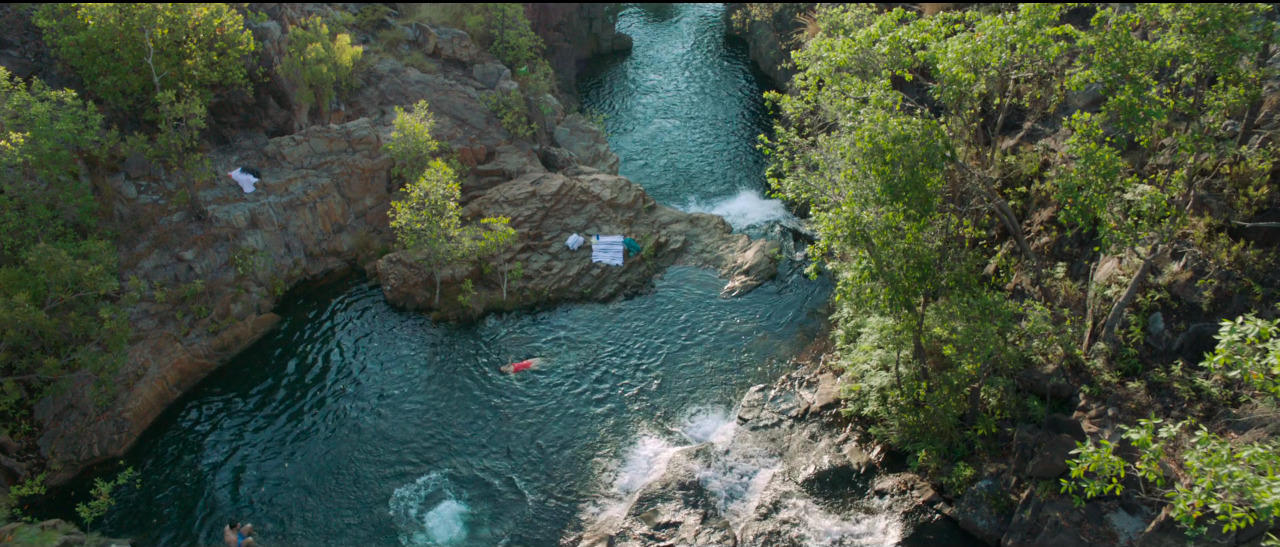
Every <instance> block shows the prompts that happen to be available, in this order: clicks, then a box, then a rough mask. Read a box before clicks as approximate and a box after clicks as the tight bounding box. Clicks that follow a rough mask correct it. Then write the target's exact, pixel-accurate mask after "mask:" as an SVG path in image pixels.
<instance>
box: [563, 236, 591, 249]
mask: <svg viewBox="0 0 1280 547" xmlns="http://www.w3.org/2000/svg"><path fill="white" fill-rule="evenodd" d="M584 241H586V240H585V239H582V236H580V235H578V234H573V235H571V236H569V240H568V241H565V242H564V245H565V246H566V247H568V248H569V250H570V251H576V250H578V247H581V246H582V243H583V242H584Z"/></svg>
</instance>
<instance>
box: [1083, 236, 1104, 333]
mask: <svg viewBox="0 0 1280 547" xmlns="http://www.w3.org/2000/svg"><path fill="white" fill-rule="evenodd" d="M1101 263H1102V255H1098V259H1097V260H1094V261H1093V267H1092V268H1089V281H1088V283H1089V284H1088V285H1086V286H1085V288H1086V290H1085V293H1084V342H1083V343H1082V344H1081V345H1080V351H1081V352H1082V353H1089V346H1090V345H1092V343H1093V275H1094V274H1096V273H1098V265H1099V264H1101Z"/></svg>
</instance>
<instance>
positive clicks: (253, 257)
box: [231, 247, 269, 275]
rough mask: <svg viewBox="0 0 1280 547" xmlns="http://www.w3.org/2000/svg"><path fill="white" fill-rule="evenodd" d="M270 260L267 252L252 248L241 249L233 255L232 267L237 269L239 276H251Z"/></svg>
mask: <svg viewBox="0 0 1280 547" xmlns="http://www.w3.org/2000/svg"><path fill="white" fill-rule="evenodd" d="M268 258H269V255H267V252H266V251H263V250H261V249H254V248H251V247H241V248H239V249H236V250H235V252H233V253H231V266H232V267H234V268H235V269H236V274H237V275H249V274H251V273H253V272H256V271H258V269H259V268H261V267H263V265H264V262H265V261H266V260H267V259H268Z"/></svg>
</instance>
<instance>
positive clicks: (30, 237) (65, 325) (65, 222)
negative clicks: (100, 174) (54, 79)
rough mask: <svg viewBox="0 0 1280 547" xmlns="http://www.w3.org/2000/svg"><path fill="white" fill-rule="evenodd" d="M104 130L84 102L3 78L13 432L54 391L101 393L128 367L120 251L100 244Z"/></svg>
mask: <svg viewBox="0 0 1280 547" xmlns="http://www.w3.org/2000/svg"><path fill="white" fill-rule="evenodd" d="M101 124H102V117H101V116H100V115H98V114H97V112H96V111H95V110H94V109H93V108H92V107H91V105H88V104H86V103H84V102H83V101H81V100H79V99H78V98H77V97H76V95H75V93H73V92H70V91H62V90H52V89H49V88H48V87H47V86H45V85H44V84H43V83H41V82H40V81H39V80H35V81H33V82H32V83H31V85H30V86H29V87H28V86H25V85H23V84H21V83H20V82H17V81H16V80H13V79H12V78H11V77H10V76H9V74H8V72H7V71H5V70H4V69H3V68H0V428H3V429H5V430H8V431H11V432H16V431H20V430H23V429H25V428H26V427H27V426H28V425H29V424H26V423H25V421H26V418H27V413H28V412H29V407H30V405H31V404H34V403H35V402H36V401H38V400H40V399H41V398H43V397H44V396H45V395H47V394H48V393H49V392H50V390H51V389H54V388H56V387H60V386H66V385H67V384H69V383H74V382H81V381H88V382H89V383H90V384H91V385H93V386H96V387H97V388H100V389H99V391H101V389H103V388H105V387H106V386H108V385H109V382H106V381H105V380H109V379H110V377H111V372H112V371H114V370H115V369H116V368H117V367H118V366H119V364H120V363H121V361H122V358H123V349H124V345H125V343H126V341H127V339H128V336H129V329H128V325H127V323H126V321H125V318H124V316H123V314H122V313H121V311H120V309H119V308H118V307H117V306H116V305H115V304H114V302H113V301H114V294H115V292H116V291H117V290H118V287H119V282H118V280H117V278H116V251H115V248H114V246H113V245H111V244H110V243H109V242H106V241H103V240H100V239H97V238H96V237H95V236H94V234H96V233H97V231H96V228H97V222H96V215H97V207H96V203H95V202H94V200H93V196H92V189H91V188H90V186H89V184H88V183H87V182H86V179H87V173H86V167H85V160H86V158H88V159H92V158H93V157H94V156H96V155H97V154H98V153H100V150H101V149H102V148H103V145H104V142H105V140H106V139H105V137H104V134H103V131H102V129H101Z"/></svg>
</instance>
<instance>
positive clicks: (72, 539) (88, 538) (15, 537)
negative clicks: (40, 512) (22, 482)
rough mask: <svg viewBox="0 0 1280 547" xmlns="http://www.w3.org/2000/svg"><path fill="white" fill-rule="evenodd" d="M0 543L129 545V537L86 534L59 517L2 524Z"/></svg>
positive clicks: (19, 545)
mask: <svg viewBox="0 0 1280 547" xmlns="http://www.w3.org/2000/svg"><path fill="white" fill-rule="evenodd" d="M0 545H8V546H11V547H47V546H49V545H53V546H56V547H128V546H129V545H132V542H130V541H129V540H127V539H112V538H106V537H102V536H100V535H98V534H86V533H84V532H82V531H80V529H78V528H76V527H75V526H74V525H72V524H70V523H68V522H66V521H64V520H59V519H53V520H46V521H43V522H34V523H26V522H14V523H10V524H6V525H4V526H0Z"/></svg>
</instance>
